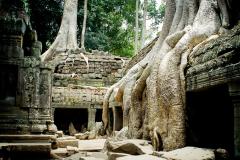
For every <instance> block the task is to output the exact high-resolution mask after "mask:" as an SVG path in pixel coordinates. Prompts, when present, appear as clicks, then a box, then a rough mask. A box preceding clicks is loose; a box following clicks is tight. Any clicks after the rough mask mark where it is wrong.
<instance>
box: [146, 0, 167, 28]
mask: <svg viewBox="0 0 240 160" xmlns="http://www.w3.org/2000/svg"><path fill="white" fill-rule="evenodd" d="M147 11H148V16H149V18H152V19H153V20H154V21H153V23H152V26H153V27H155V26H157V25H158V24H160V23H161V22H162V21H163V18H164V15H165V4H164V3H161V4H160V6H159V7H158V8H157V3H156V0H150V1H149V3H148V8H147Z"/></svg>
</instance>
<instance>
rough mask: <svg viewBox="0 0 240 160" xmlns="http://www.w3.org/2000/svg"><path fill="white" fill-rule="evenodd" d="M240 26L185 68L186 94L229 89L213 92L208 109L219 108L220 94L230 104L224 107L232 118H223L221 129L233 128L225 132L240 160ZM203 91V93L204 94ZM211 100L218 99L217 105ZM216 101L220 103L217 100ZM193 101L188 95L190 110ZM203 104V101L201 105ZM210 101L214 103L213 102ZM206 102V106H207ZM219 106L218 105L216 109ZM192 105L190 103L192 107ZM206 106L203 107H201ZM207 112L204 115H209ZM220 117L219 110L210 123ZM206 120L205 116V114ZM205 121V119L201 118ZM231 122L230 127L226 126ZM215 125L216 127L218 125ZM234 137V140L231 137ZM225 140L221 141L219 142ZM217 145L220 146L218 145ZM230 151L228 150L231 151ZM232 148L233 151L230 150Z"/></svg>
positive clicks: (209, 45) (193, 57)
mask: <svg viewBox="0 0 240 160" xmlns="http://www.w3.org/2000/svg"><path fill="white" fill-rule="evenodd" d="M239 39H240V25H237V26H235V27H234V28H233V29H231V30H230V31H228V32H227V33H225V34H223V35H220V36H219V37H218V38H217V39H214V40H211V41H210V42H208V43H207V44H205V45H204V46H202V47H201V48H199V49H198V50H197V51H196V52H195V53H194V54H192V55H190V57H189V64H188V68H187V69H186V90H187V95H190V96H191V95H199V96H201V93H208V91H209V90H212V89H214V88H216V89H217V88H218V89H219V88H221V87H224V86H226V87H227V89H226V93H217V92H216V93H214V94H211V96H212V97H213V98H209V102H207V103H210V104H212V105H211V106H209V107H210V108H208V110H212V109H211V108H213V107H216V108H220V106H221V104H219V103H218V101H223V100H222V99H221V98H220V99H219V97H218V96H219V95H222V94H225V95H226V97H225V98H226V100H225V101H228V100H229V101H230V103H228V105H226V106H222V107H224V108H225V110H230V112H231V113H230V116H229V117H228V116H227V114H228V113H224V116H222V117H221V119H226V120H225V121H224V123H223V124H221V125H220V126H221V127H220V128H218V129H219V130H222V129H223V128H222V126H223V125H225V126H232V130H230V131H226V130H224V132H228V133H230V135H229V136H232V141H229V142H228V144H230V145H232V146H230V147H229V148H230V152H231V154H232V155H234V156H235V157H238V158H239V157H240V148H239V146H240V134H239V133H240V129H239V117H240V113H239V108H240V107H239V106H240V54H239V51H240V50H239V49H240V41H239ZM203 91H204V92H203ZM212 99H215V103H214V101H213V100H212ZM216 99H217V100H216ZM190 101H191V99H190V98H189V97H188V96H187V107H188V105H189V104H188V102H190ZM201 101H204V99H200V100H199V102H201ZM210 101H211V102H210ZM207 103H205V104H206V105H207ZM217 104H219V106H216V105H217ZM190 105H191V104H190ZM202 107H204V106H202ZM208 110H206V111H204V112H208ZM217 114H219V111H218V109H216V111H215V113H213V114H212V117H211V119H212V120H209V122H207V123H213V122H214V119H215V116H216V115H217ZM203 116H204V118H206V117H205V115H203ZM201 118H203V117H201ZM227 118H228V119H229V120H228V121H231V122H230V123H229V124H225V123H226V122H227ZM201 121H202V120H201V119H198V122H201ZM217 123H218V122H216V124H215V125H219V124H217ZM230 138H231V137H230ZM220 141H222V140H221V138H220V140H219V141H218V142H220ZM218 142H217V143H218ZM229 148H228V149H229ZM231 148H232V149H231Z"/></svg>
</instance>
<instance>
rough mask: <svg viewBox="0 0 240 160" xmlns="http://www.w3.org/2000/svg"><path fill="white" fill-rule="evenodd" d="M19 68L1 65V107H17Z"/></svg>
mask: <svg viewBox="0 0 240 160" xmlns="http://www.w3.org/2000/svg"><path fill="white" fill-rule="evenodd" d="M17 80H18V68H17V66H15V65H5V64H0V106H15V105H16V91H17V83H18V82H17Z"/></svg>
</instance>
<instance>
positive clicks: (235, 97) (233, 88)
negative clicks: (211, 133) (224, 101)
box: [229, 81, 240, 158]
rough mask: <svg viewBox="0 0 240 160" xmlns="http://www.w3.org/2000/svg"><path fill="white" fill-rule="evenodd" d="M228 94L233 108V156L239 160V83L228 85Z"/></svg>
mask: <svg viewBox="0 0 240 160" xmlns="http://www.w3.org/2000/svg"><path fill="white" fill-rule="evenodd" d="M229 93H230V96H231V99H232V102H233V106H234V150H235V153H234V154H235V157H238V158H240V81H236V82H231V83H230V84H229Z"/></svg>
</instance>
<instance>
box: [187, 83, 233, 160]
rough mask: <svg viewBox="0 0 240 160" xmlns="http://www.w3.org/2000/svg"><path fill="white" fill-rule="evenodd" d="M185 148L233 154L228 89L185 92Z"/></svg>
mask: <svg viewBox="0 0 240 160" xmlns="http://www.w3.org/2000/svg"><path fill="white" fill-rule="evenodd" d="M186 100H187V122H186V124H187V125H186V128H187V145H188V146H196V147H202V148H213V149H216V148H224V149H226V150H227V151H228V152H229V153H230V155H231V156H232V155H233V154H234V110H233V105H232V102H231V99H230V96H229V92H228V86H227V85H221V86H216V87H213V88H208V89H206V90H201V91H197V92H188V93H187V99H186Z"/></svg>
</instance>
